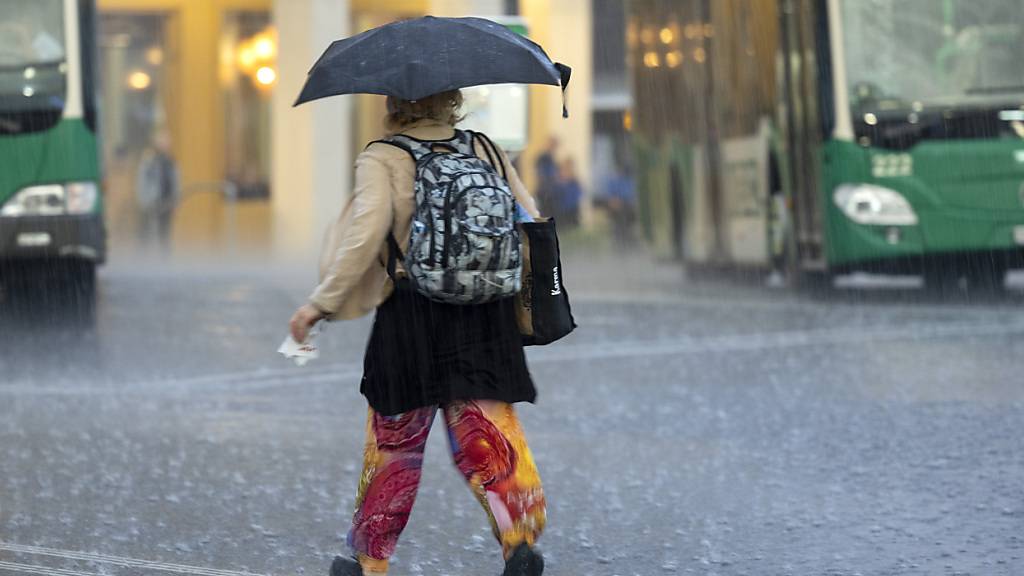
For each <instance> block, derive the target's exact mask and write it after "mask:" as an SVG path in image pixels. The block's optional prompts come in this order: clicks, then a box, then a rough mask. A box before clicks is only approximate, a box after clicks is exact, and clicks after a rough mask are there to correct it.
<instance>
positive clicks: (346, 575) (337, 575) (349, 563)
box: [331, 556, 363, 576]
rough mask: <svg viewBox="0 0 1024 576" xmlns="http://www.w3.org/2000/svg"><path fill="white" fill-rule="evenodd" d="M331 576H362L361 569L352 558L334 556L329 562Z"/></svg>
mask: <svg viewBox="0 0 1024 576" xmlns="http://www.w3.org/2000/svg"><path fill="white" fill-rule="evenodd" d="M331 576H363V567H362V566H360V565H359V562H356V561H355V560H354V559H352V558H344V557H342V556H335V557H334V562H331Z"/></svg>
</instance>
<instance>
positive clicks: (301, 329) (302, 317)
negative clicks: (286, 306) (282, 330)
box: [288, 304, 324, 344]
mask: <svg viewBox="0 0 1024 576" xmlns="http://www.w3.org/2000/svg"><path fill="white" fill-rule="evenodd" d="M323 317H324V315H323V313H322V312H320V311H319V310H317V309H316V308H315V307H314V306H313V305H312V304H303V305H302V306H301V307H300V308H299V309H298V310H296V311H295V314H293V315H292V319H291V320H290V321H289V322H288V328H289V329H290V331H291V333H292V338H294V339H295V341H296V342H298V343H300V344H301V343H302V342H305V341H306V336H308V335H309V329H310V328H312V327H313V324H316V323H317V321H319V320H320V319H322V318H323Z"/></svg>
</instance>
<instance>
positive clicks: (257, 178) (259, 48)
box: [220, 11, 277, 200]
mask: <svg viewBox="0 0 1024 576" xmlns="http://www.w3.org/2000/svg"><path fill="white" fill-rule="evenodd" d="M223 22H224V24H223V26H224V28H223V33H222V35H221V45H220V68H221V71H220V75H221V85H222V97H223V99H224V100H223V101H224V131H225V138H224V142H225V143H226V148H225V151H224V164H225V166H224V169H225V178H226V180H227V181H229V182H231V183H232V184H233V185H234V190H235V192H236V194H237V197H238V198H239V199H243V200H253V199H265V198H269V196H270V95H271V90H272V89H273V88H274V86H275V85H276V83H277V64H276V61H277V35H276V33H275V32H274V29H273V28H272V27H271V26H270V14H269V13H268V12H265V11H235V12H228V13H226V14H225V15H224V20H223Z"/></svg>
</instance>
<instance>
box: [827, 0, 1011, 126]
mask: <svg viewBox="0 0 1024 576" xmlns="http://www.w3.org/2000/svg"><path fill="white" fill-rule="evenodd" d="M841 5H842V11H841V17H842V22H843V35H844V42H843V48H844V51H845V61H846V67H847V77H848V80H849V89H850V94H851V104H852V106H853V108H854V111H855V113H856V112H864V111H866V110H868V109H883V110H884V109H885V108H893V109H895V108H909V107H911V106H913V107H915V108H916V107H921V106H932V105H934V106H954V107H955V106H958V105H970V106H978V105H984V104H985V103H986V102H991V103H993V104H998V103H1006V102H1007V101H1014V100H1020V99H1022V98H1024V58H1022V57H1021V54H1024V8H1022V6H1021V1H1020V0H841Z"/></svg>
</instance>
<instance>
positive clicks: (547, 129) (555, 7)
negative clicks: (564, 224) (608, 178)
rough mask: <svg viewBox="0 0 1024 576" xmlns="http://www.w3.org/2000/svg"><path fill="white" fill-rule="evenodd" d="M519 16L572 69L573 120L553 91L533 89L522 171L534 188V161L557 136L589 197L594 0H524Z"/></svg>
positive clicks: (585, 206)
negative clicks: (552, 137) (571, 159)
mask: <svg viewBox="0 0 1024 576" xmlns="http://www.w3.org/2000/svg"><path fill="white" fill-rule="evenodd" d="M519 5H520V12H521V13H522V16H523V17H524V18H525V19H526V22H527V25H528V26H529V27H530V37H531V38H532V39H533V40H534V41H535V42H537V43H538V44H540V45H541V46H543V47H544V50H545V51H546V52H547V53H548V56H550V57H551V59H552V60H554V61H556V62H563V63H565V64H566V65H568V66H570V67H571V68H572V80H571V81H570V83H569V86H570V88H569V118H568V119H563V118H562V100H561V94H560V93H559V91H558V89H557V88H554V87H551V86H533V87H531V89H530V145H529V147H528V148H527V149H526V150H525V151H524V152H523V156H522V159H521V161H520V166H521V167H522V172H523V177H524V178H525V181H526V184H527V186H529V187H532V186H533V185H534V184H535V178H534V176H535V175H534V173H533V162H534V160H535V159H536V158H537V156H538V155H539V154H540V152H541V151H542V150H543V148H544V147H545V146H546V144H547V141H548V139H549V138H550V137H551V136H552V135H553V136H557V137H558V139H559V140H560V142H561V149H560V154H561V155H562V156H569V157H572V158H573V159H574V160H575V161H576V172H577V175H578V176H579V177H580V181H581V183H582V184H583V188H584V191H585V193H587V194H590V190H591V189H592V187H591V184H592V182H591V173H590V172H591V170H590V166H591V158H590V157H591V134H592V121H591V110H590V108H591V105H590V96H591V84H592V80H591V69H592V58H593V53H592V49H591V35H592V34H591V29H592V27H591V18H592V15H591V9H590V0H557V1H556V0H520V3H519ZM582 215H583V221H584V223H587V222H589V221H590V210H589V198H584V202H583V214H582Z"/></svg>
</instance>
